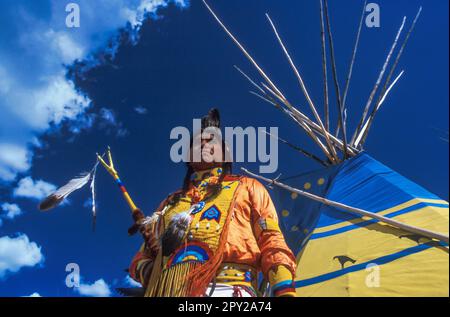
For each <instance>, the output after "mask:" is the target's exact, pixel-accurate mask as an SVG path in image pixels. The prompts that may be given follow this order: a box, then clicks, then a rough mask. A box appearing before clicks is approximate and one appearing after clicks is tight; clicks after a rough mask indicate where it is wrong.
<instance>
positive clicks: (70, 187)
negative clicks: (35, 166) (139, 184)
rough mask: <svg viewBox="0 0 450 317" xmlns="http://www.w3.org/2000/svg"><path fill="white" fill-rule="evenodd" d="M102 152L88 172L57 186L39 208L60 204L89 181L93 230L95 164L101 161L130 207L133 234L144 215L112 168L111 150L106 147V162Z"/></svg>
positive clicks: (48, 208) (95, 215)
mask: <svg viewBox="0 0 450 317" xmlns="http://www.w3.org/2000/svg"><path fill="white" fill-rule="evenodd" d="M104 155H105V154H103V155H102V156H100V155H99V154H98V153H97V162H96V163H95V165H94V167H93V168H92V170H91V171H90V172H89V173H86V172H85V173H82V174H80V176H78V177H75V178H73V179H71V180H70V181H69V182H68V183H67V184H66V185H64V186H62V187H60V188H58V189H57V190H56V191H55V192H53V193H52V194H50V195H49V196H48V197H46V198H45V199H44V200H42V202H41V203H40V204H39V210H41V211H47V210H50V209H53V208H55V207H56V206H58V205H59V204H61V203H62V202H63V201H64V200H65V199H66V198H67V197H68V196H69V195H70V194H72V193H73V192H74V191H76V190H78V189H80V188H83V187H84V186H85V185H86V184H87V183H89V181H91V185H90V188H91V194H92V216H93V229H94V230H95V222H96V217H97V210H96V203H95V196H96V194H95V174H96V172H97V166H98V164H99V163H101V164H102V165H103V166H104V167H105V169H106V170H107V171H108V173H109V174H111V176H112V177H113V178H114V180H115V181H116V183H117V185H118V186H119V188H120V190H121V191H122V194H123V196H124V198H125V200H126V201H127V203H128V205H129V206H130V208H131V212H132V216H133V220H134V224H133V226H132V227H130V228H129V229H128V233H129V234H130V235H132V234H135V233H136V232H137V231H138V230H139V229H140V227H141V226H142V224H143V222H144V220H145V216H144V214H143V212H142V211H141V210H140V209H139V208H137V207H136V205H135V204H134V202H133V200H132V199H131V197H130V195H129V194H128V192H127V190H126V189H125V186H124V185H123V183H122V181H121V180H120V177H119V174H118V173H117V171H116V169H115V168H114V163H113V161H112V157H111V150H110V148H109V147H108V150H107V155H108V161H109V162H108V164H107V163H106V162H105V161H104V160H103V156H104Z"/></svg>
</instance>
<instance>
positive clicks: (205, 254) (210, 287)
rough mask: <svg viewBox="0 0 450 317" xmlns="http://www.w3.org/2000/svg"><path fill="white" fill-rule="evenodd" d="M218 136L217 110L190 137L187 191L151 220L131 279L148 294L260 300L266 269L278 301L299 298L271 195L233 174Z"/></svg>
mask: <svg viewBox="0 0 450 317" xmlns="http://www.w3.org/2000/svg"><path fill="white" fill-rule="evenodd" d="M218 134H219V135H221V134H220V116H219V112H218V110H216V109H212V110H210V111H209V113H208V115H207V116H205V117H203V118H202V124H201V131H199V132H197V134H196V135H195V136H194V137H193V138H192V139H191V143H190V160H189V163H187V171H186V175H185V177H184V181H183V184H182V188H181V189H180V190H179V191H177V192H175V193H173V194H171V195H169V196H168V197H167V198H166V199H165V200H164V201H163V202H162V203H161V204H160V206H159V208H158V209H157V210H156V211H155V213H154V214H153V215H152V216H151V217H150V218H147V219H146V220H145V221H144V226H143V229H142V233H143V234H144V239H145V242H144V243H143V245H142V246H141V248H140V250H139V251H138V252H137V254H136V255H135V257H134V258H133V260H132V263H131V265H130V268H129V273H130V276H131V277H132V278H133V279H134V280H136V281H138V282H139V283H141V284H142V285H143V286H144V288H145V289H146V292H145V296H152V297H153V296H213V297H217V296H220V297H228V296H230V297H231V296H234V297H253V296H259V295H261V294H260V293H259V292H258V276H259V275H260V274H259V273H260V272H262V276H263V277H264V280H265V281H268V282H269V283H270V287H271V290H272V294H273V295H274V296H295V285H294V281H293V276H295V257H294V255H293V254H292V252H291V250H290V249H289V248H288V246H287V245H286V242H285V240H284V237H283V234H282V232H281V231H280V228H279V225H278V219H277V213H276V210H275V207H274V205H273V203H272V200H271V198H270V196H269V193H268V192H267V190H266V189H265V187H264V186H263V185H262V184H261V183H259V182H258V181H257V180H255V179H252V178H249V177H245V176H239V175H232V174H231V162H229V161H228V160H227V159H226V157H227V154H229V153H227V146H226V144H225V142H223V141H222V140H221V139H220V141H218V139H217V135H218ZM195 151H199V153H200V159H199V160H195V159H193V157H194V154H193V153H195ZM259 282H261V281H259Z"/></svg>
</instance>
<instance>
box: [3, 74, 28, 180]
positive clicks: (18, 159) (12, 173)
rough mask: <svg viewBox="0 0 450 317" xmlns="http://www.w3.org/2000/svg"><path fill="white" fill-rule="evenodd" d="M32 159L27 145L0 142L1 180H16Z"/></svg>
mask: <svg viewBox="0 0 450 317" xmlns="http://www.w3.org/2000/svg"><path fill="white" fill-rule="evenodd" d="M0 76H1V75H0ZM0 109H1V108H0ZM0 122H1V119H0ZM30 161H31V157H30V153H29V152H28V150H27V147H26V146H25V145H24V146H21V145H17V144H9V143H3V144H2V143H0V180H1V179H3V180H5V181H12V180H14V178H15V177H16V174H17V173H20V172H25V171H27V170H28V169H29V168H30V166H31V164H30Z"/></svg>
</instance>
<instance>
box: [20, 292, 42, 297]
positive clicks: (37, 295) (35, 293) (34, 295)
mask: <svg viewBox="0 0 450 317" xmlns="http://www.w3.org/2000/svg"><path fill="white" fill-rule="evenodd" d="M24 297H42V296H41V295H40V294H39V293H38V292H34V293H33V294H31V295H28V296H24Z"/></svg>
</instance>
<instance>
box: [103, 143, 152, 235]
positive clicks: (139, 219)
mask: <svg viewBox="0 0 450 317" xmlns="http://www.w3.org/2000/svg"><path fill="white" fill-rule="evenodd" d="M107 154H108V161H109V164H107V163H106V162H105V161H104V160H103V158H102V157H101V156H100V155H99V154H98V153H97V160H98V161H99V162H100V163H102V165H103V167H104V168H105V169H106V170H107V171H108V173H109V174H111V176H112V177H113V178H114V180H115V181H116V183H117V185H118V186H119V188H120V190H121V191H122V194H123V197H124V198H125V200H126V202H127V203H128V206H129V207H130V209H131V213H132V217H133V220H134V224H133V225H132V226H131V227H130V228H129V229H128V234H129V235H133V234H135V233H136V232H137V231H139V229H140V228H141V226H142V224H143V222H144V219H145V216H144V213H143V212H142V210H141V209H139V208H137V207H136V205H135V204H134V202H133V200H132V199H131V197H130V195H129V194H128V191H127V190H126V188H125V186H124V185H123V183H122V181H121V180H120V177H119V173H117V171H116V169H115V168H114V163H113V160H112V156H111V149H110V148H109V146H108V151H107Z"/></svg>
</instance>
